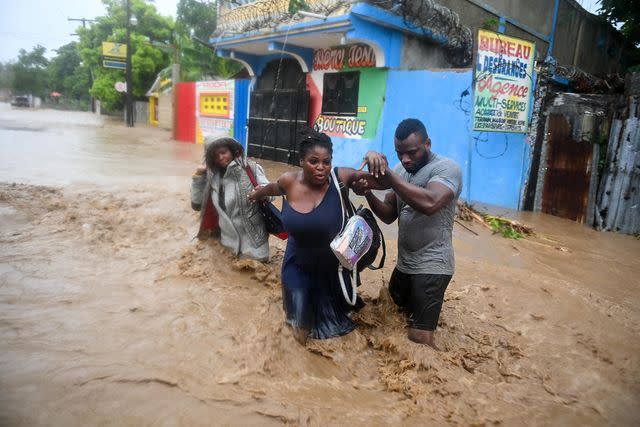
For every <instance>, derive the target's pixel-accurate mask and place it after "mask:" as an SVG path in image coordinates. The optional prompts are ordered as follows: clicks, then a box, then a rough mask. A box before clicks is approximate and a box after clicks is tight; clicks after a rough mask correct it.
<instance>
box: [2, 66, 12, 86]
mask: <svg viewBox="0 0 640 427" xmlns="http://www.w3.org/2000/svg"><path fill="white" fill-rule="evenodd" d="M12 87H13V64H11V63H10V62H0V89H11V88H12Z"/></svg>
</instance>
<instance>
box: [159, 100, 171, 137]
mask: <svg viewBox="0 0 640 427" xmlns="http://www.w3.org/2000/svg"><path fill="white" fill-rule="evenodd" d="M158 126H159V127H161V128H162V129H167V130H171V129H173V94H172V92H168V93H161V94H160V96H159V97H158Z"/></svg>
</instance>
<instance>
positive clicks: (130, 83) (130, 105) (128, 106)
mask: <svg viewBox="0 0 640 427" xmlns="http://www.w3.org/2000/svg"><path fill="white" fill-rule="evenodd" d="M126 80H127V101H126V106H125V111H126V116H127V126H128V127H133V125H134V119H133V78H132V74H131V1H130V0H127V69H126Z"/></svg>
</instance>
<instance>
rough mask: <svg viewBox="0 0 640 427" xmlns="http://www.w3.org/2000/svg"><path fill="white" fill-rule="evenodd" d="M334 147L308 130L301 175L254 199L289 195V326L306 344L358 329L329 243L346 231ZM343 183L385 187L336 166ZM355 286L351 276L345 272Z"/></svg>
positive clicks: (285, 277)
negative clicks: (334, 179)
mask: <svg viewBox="0 0 640 427" xmlns="http://www.w3.org/2000/svg"><path fill="white" fill-rule="evenodd" d="M332 154H333V145H332V143H331V139H330V138H329V137H328V136H327V135H325V134H324V133H318V132H316V131H313V130H308V131H306V132H305V133H304V134H303V138H302V141H301V143H300V148H299V155H300V166H302V170H301V171H299V172H287V173H284V174H283V175H281V176H280V178H278V181H277V182H276V183H271V184H267V185H266V186H263V187H259V188H257V189H256V190H255V191H254V192H253V193H251V194H250V195H249V198H250V199H251V200H253V201H256V200H260V199H262V198H264V197H266V196H278V195H284V196H286V198H285V200H284V202H283V206H282V222H283V224H284V226H285V229H286V230H287V232H288V233H289V239H288V242H287V249H286V252H285V255H284V260H283V263H282V299H283V305H284V311H285V314H286V321H287V323H288V324H289V325H290V326H292V327H293V330H294V337H295V338H296V339H297V340H298V341H299V342H301V343H303V344H304V343H305V342H306V340H307V338H309V337H311V338H314V339H326V338H333V337H337V336H340V335H345V334H347V333H349V332H351V331H352V330H353V329H354V328H355V326H356V325H355V323H354V322H353V321H352V320H351V318H350V317H349V313H350V311H352V310H353V307H351V306H349V305H348V304H347V302H346V301H345V299H344V297H343V296H342V291H341V289H340V283H339V280H338V260H337V258H336V256H335V255H334V254H333V252H332V251H331V248H330V247H329V243H330V242H331V240H333V238H334V237H335V236H336V235H337V234H338V233H339V232H340V229H341V227H342V207H341V204H340V194H339V193H338V190H337V189H336V187H335V185H334V184H333V182H332V181H331V180H332V178H331V167H332V166H331V161H332ZM335 172H336V175H337V176H338V177H339V180H340V181H341V182H343V183H344V184H345V186H347V187H350V186H351V185H352V184H353V183H355V182H356V181H357V180H359V179H361V178H364V179H366V180H367V181H368V184H369V186H370V188H374V189H375V188H379V185H378V184H377V182H376V181H375V179H374V178H373V176H372V175H370V174H369V173H368V172H364V171H359V170H355V169H351V168H336V169H335ZM344 278H345V282H346V284H347V286H350V279H349V274H348V272H345V274H344Z"/></svg>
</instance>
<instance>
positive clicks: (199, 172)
mask: <svg viewBox="0 0 640 427" xmlns="http://www.w3.org/2000/svg"><path fill="white" fill-rule="evenodd" d="M206 172H207V166H206V165H200V166H198V167H197V168H196V175H204V174H205V173H206Z"/></svg>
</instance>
